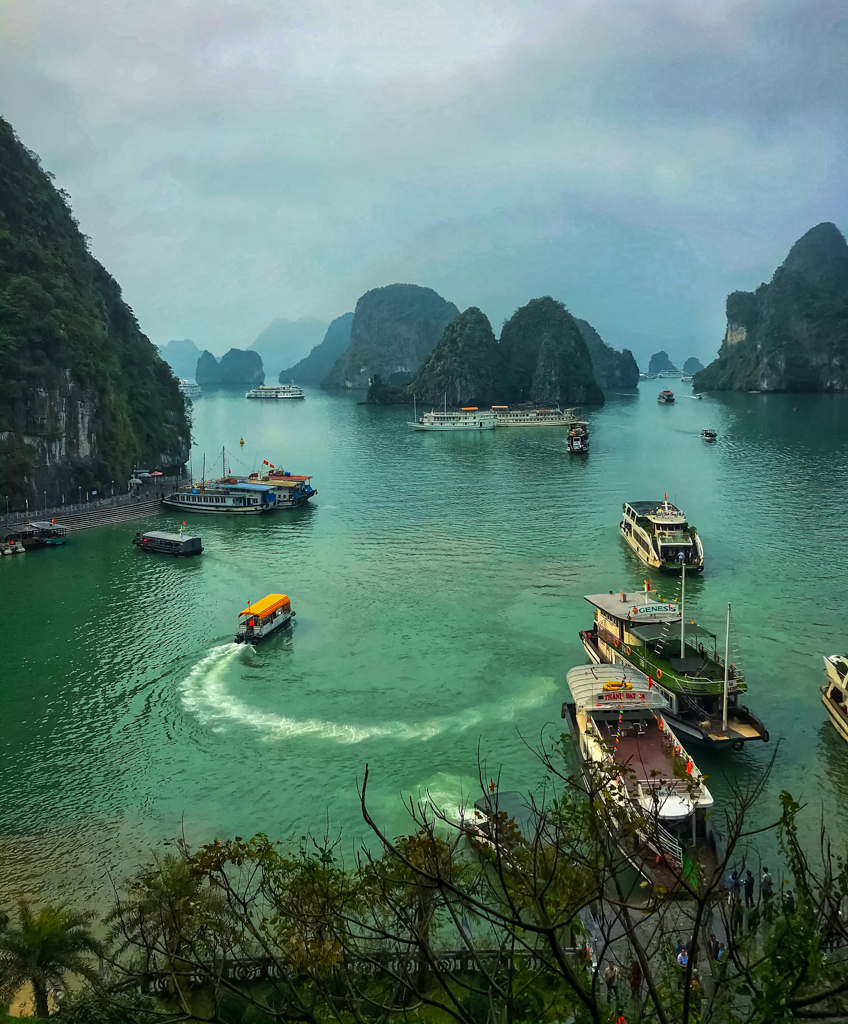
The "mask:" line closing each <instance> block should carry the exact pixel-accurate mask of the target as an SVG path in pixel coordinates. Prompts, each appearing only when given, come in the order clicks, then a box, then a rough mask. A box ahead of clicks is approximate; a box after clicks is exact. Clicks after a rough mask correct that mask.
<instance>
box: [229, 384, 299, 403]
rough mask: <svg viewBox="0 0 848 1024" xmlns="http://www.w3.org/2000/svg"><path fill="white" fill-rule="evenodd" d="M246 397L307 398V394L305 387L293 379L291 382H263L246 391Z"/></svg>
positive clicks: (277, 399)
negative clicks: (304, 390) (301, 386)
mask: <svg viewBox="0 0 848 1024" xmlns="http://www.w3.org/2000/svg"><path fill="white" fill-rule="evenodd" d="M244 397H245V398H266V399H273V400H274V401H280V400H282V399H285V398H306V395H304V393H303V389H302V388H299V387H298V386H297V385H296V384H295V383H294V381H292V382H291V383H290V384H261V385H260V386H259V387H256V388H251V389H250V391H246V392H245V395H244Z"/></svg>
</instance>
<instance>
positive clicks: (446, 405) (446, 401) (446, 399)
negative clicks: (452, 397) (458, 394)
mask: <svg viewBox="0 0 848 1024" xmlns="http://www.w3.org/2000/svg"><path fill="white" fill-rule="evenodd" d="M447 411H448V393H447V391H446V392H445V415H447Z"/></svg>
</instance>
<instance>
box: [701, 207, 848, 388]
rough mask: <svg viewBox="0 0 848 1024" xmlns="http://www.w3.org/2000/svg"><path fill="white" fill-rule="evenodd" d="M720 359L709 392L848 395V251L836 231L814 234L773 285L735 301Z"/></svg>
mask: <svg viewBox="0 0 848 1024" xmlns="http://www.w3.org/2000/svg"><path fill="white" fill-rule="evenodd" d="M726 310H727V330H726V331H725V335H724V341H723V342H722V345H721V348H720V349H719V353H718V358H717V359H716V360H715V361H714V362H712V363H710V365H709V366H708V367H707V368H706V369H705V370H702V371H701V372H700V373H698V374H697V375H696V377H695V381H694V384H695V387H696V388H698V389H700V390H704V391H845V390H848V245H846V243H845V239H844V237H843V236H842V234H841V232H840V231H839V230H838V228H836V226H835V225H833V224H829V223H825V224H819V225H818V226H817V227H814V228H812V229H811V230H810V231H808V232H807V233H806V234H805V235H804V236H803V237H802V238H800V239H799V240H798V241H797V242H796V243H795V244H794V245H793V246H792V248H791V249H790V251H789V255H788V256H787V257H786V259H785V260H784V261H783V263H782V264H781V266H779V267H778V268H777V270H776V271H775V272H774V276H773V277H772V279H771V282H770V283H769V284H761V285H760V286H759V288H757V290H756V291H755V292H733V293H732V294H731V295H729V296H728V297H727V307H726Z"/></svg>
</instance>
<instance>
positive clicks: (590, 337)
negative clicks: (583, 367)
mask: <svg viewBox="0 0 848 1024" xmlns="http://www.w3.org/2000/svg"><path fill="white" fill-rule="evenodd" d="M574 322H575V323H576V324H577V327H578V329H579V331H580V334H581V335H582V337H583V340H584V341H585V342H586V347H587V348H588V349H589V356H590V357H591V360H592V370H593V372H594V374H595V380H596V381H597V382H598V384H600V386H601V387H602V388H635V387H636V385H637V384H638V383H639V367H638V366H637V365H636V360H635V359H634V358H633V353H632V352H631V351H630V349H629V348H625V349H622V351H621V352H616V350H615V349H614V348H611V347H610V346H609V345H607V344H606V343H605V342H604V339H603V338H602V337H601V336H600V334H598V332H597V331H596V330H595V328H594V327H593V326H592V325H591V324H590V323H588V322H587V321H586V320H579V319H577V318H575V320H574Z"/></svg>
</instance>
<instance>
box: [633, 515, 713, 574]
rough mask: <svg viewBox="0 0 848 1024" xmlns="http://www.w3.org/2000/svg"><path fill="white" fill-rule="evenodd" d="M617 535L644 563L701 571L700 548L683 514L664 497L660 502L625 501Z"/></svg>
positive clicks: (701, 557)
mask: <svg viewBox="0 0 848 1024" xmlns="http://www.w3.org/2000/svg"><path fill="white" fill-rule="evenodd" d="M622 509H623V510H624V518H623V519H622V521H621V522H620V523H619V527H620V529H621V535H622V536H623V537H624V539H625V540H626V541H627V543H628V544H629V545H630V547H631V548H633V550H634V551H635V552H636V554H637V555H638V556H639V557H640V558H641V559H642V561H643V562H644V563H645V565H649V566H650V567H651V568H652V569H660V570H663V571H666V572H679V571H680V569H681V568H682V566H684V565H685V566H686V568H687V569H690V570H691V569H694V570H695V571H696V572H703V571H704V548H703V546H702V544H701V538H700V537H699V536H698V531H697V530H696V529H695V527H694V526H689V524H688V523H687V522H686V514H685V513H684V512H682V511H681V510H680V509H679V508H678V507H677V506H676V505H672V503H671V502H670V501H669V500H668V496H665V497H664V498H663V500H662V501H626V502H624V504H623V505H622Z"/></svg>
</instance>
